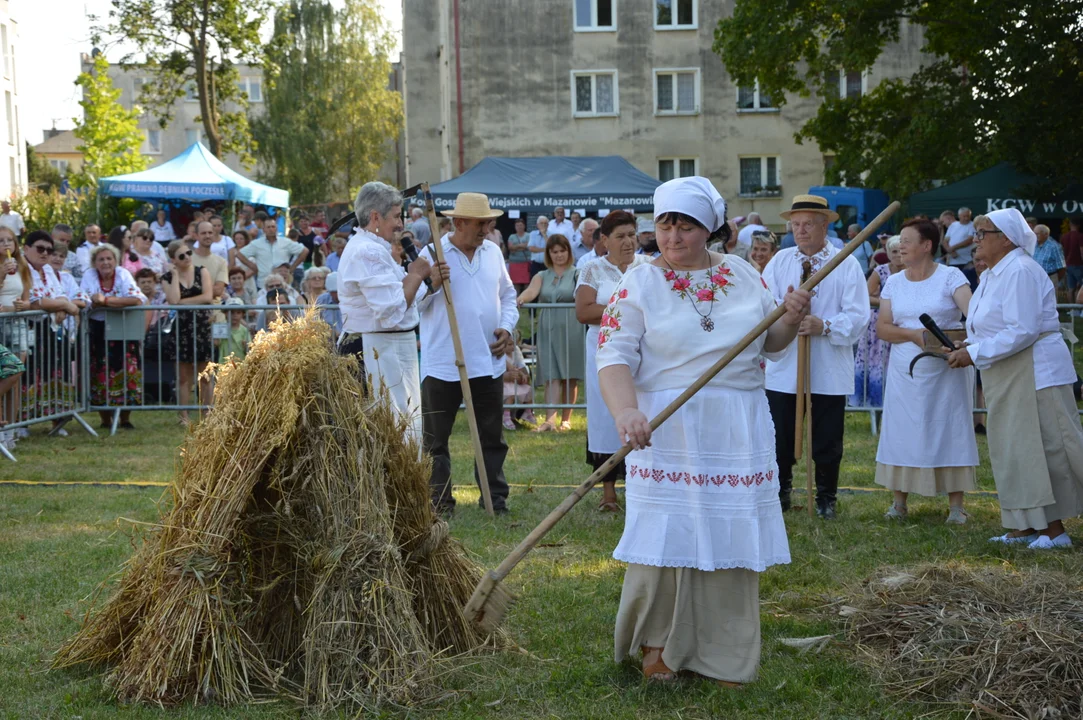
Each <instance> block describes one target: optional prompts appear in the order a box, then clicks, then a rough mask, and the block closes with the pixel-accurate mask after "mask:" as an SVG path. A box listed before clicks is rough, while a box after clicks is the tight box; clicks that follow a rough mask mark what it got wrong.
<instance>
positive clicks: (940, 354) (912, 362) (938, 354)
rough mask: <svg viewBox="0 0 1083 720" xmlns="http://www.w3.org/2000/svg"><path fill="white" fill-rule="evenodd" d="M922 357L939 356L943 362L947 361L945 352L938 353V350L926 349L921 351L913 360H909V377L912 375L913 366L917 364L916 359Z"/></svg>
mask: <svg viewBox="0 0 1083 720" xmlns="http://www.w3.org/2000/svg"><path fill="white" fill-rule="evenodd" d="M923 357H934V358H940V359H941V360H943V361H944V362H947V361H948V356H947V354H945V353H938V352H931V351H926V352H923V353H919V354H918V355H916V356H915V357H914V359H913V360H911V361H910V377H914V366H915V365H917V364H918V360H920V359H922V358H923Z"/></svg>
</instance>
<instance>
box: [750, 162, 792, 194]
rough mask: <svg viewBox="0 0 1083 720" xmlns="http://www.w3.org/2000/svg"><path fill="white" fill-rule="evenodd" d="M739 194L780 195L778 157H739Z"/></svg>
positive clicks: (780, 183)
mask: <svg viewBox="0 0 1083 720" xmlns="http://www.w3.org/2000/svg"><path fill="white" fill-rule="evenodd" d="M740 194H741V196H742V197H780V196H781V195H782V177H781V174H780V173H779V167H778V157H775V156H769V157H743V158H741V190H740Z"/></svg>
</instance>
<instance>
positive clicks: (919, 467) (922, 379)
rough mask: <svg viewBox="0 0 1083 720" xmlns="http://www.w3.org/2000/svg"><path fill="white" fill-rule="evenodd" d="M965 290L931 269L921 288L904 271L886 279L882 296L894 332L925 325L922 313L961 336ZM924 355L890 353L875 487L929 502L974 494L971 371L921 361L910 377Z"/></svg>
mask: <svg viewBox="0 0 1083 720" xmlns="http://www.w3.org/2000/svg"><path fill="white" fill-rule="evenodd" d="M963 286H966V287H969V286H970V283H969V281H968V280H967V279H966V276H965V275H963V273H962V272H961V271H960V270H959V269H958V268H953V267H948V266H945V265H939V264H938V265H936V266H935V270H934V271H933V274H932V275H930V276H929V277H928V278H926V279H925V280H922V281H920V282H913V281H911V280H908V279H907V277H906V272H905V271H904V272H900V273H895V274H894V275H892V276H891V277H890V278H888V281H887V283H885V285H884V288H883V290H882V291H881V292H880V297H881V299H882V300H888V301H890V302H891V316H892V319H893V320H894V322H895V325H897V326H899V327H901V328H905V329H908V330H920V329H922V328H923V327H924V326H923V325H922V324H921V320H920V319H919V318H920V316H921V315H922V314H923V313H928V314H929V316H931V317H932V319H933V320H934V321H935V322H936V324H937V325H938V326H939V327H940V328H941V329H943V330H958V329H962V327H963V322H962V317H963V314H962V312H961V311H960V310H959V308H958V306H957V305H956V304H955V299H954V297H953V296H954V295H955V291H956V290H958V289H959V288H961V287H963ZM922 350H923V348H920V347H918V346H917V345H915V344H914V343H912V342H906V343H898V344H895V345H893V346H892V349H891V359H890V360H889V361H888V371H887V381H886V386H887V390H886V393H885V395H884V418H883V425H882V426H881V433H880V444H879V447H878V449H877V452H876V482H877V484H879V485H883V486H884V487H886V488H888V489H889V490H898V491H900V492H906V493H909V492H915V493H918V494H919V495H925V496H934V495H937V494H940V493H952V492H963V491H966V490H974V489H975V488H976V485H975V483H974V476H975V468H976V467H977V465H978V443H977V441H976V440H975V438H974V423H973V412H974V376H975V373H974V368H964V369H962V370H952V369H951V368H949V367H948V365H947V363H945V362H941V361H939V360H936V359H935V358H931V359H923V360H919V361H918V362H917V364H916V365H915V366H914V376H913V377H910V361H911V360H913V359H914V357H916V356H917V355H918V353H920V352H921V351H922Z"/></svg>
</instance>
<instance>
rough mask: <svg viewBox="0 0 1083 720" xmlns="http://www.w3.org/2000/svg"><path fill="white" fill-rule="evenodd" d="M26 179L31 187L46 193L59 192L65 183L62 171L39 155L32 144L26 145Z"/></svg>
mask: <svg viewBox="0 0 1083 720" xmlns="http://www.w3.org/2000/svg"><path fill="white" fill-rule="evenodd" d="M26 179H27V181H28V183H29V184H30V187H32V188H35V189H37V190H44V191H49V190H58V189H59V188H60V185H61V183H63V181H64V179H63V178H62V177H61V176H60V171H59V170H57V169H56V168H55V167H53V166H52V165H50V164H49V161H48V160H46V159H45V158H44V157H42V156H40V155H38V153H37V152H36V151H35V150H34V146H33V145H31V144H30V143H26Z"/></svg>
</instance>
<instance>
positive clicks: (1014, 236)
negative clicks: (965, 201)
mask: <svg viewBox="0 0 1083 720" xmlns="http://www.w3.org/2000/svg"><path fill="white" fill-rule="evenodd" d="M985 217H987V218H989V222H991V223H993V224H994V225H996V228H997V230H1000V231H1001V232H1002V233H1004V234H1005V235H1006V236H1007V237H1008V239H1009V240H1011V241H1012V244H1013V245H1015V246H1016V247H1021V248H1023V252H1025V253H1026V254H1027V255H1031V256H1033V255H1034V248H1035V247H1037V245H1038V236H1037V235H1035V234H1034V231H1033V230H1031V229H1030V226H1029V225H1027V221H1026V218H1024V217H1023V213H1021V212H1019V211H1018V210H1016V209H1015V208H1005V209H1003V210H994V211H992V212H991V213H986V215H985Z"/></svg>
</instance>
